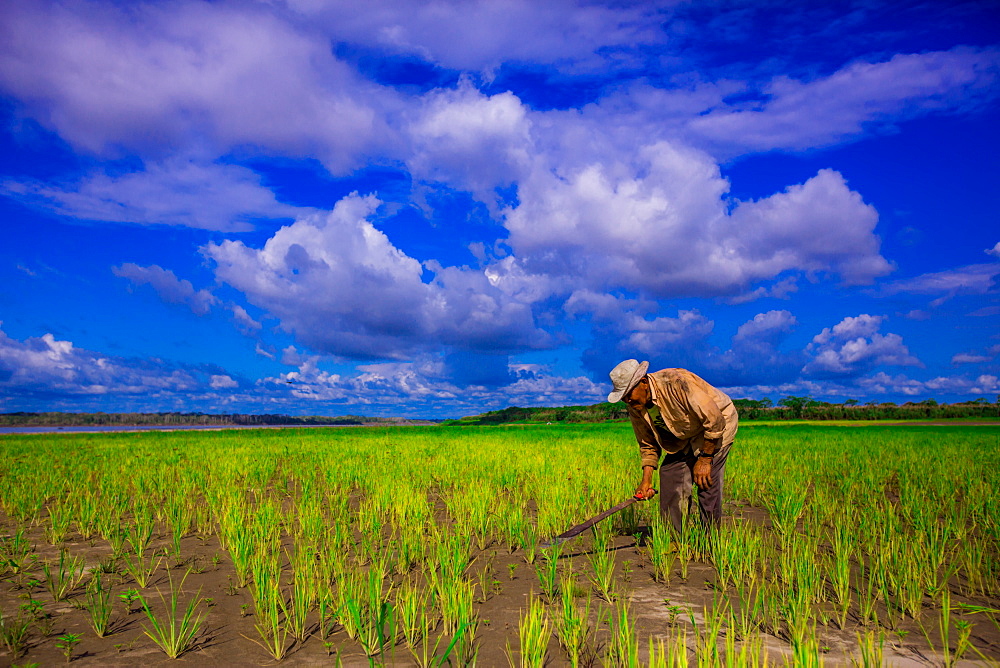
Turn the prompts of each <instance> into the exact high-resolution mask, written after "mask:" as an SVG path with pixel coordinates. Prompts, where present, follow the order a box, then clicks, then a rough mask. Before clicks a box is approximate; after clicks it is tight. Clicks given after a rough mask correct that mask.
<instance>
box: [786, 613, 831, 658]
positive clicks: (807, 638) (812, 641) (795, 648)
mask: <svg viewBox="0 0 1000 668" xmlns="http://www.w3.org/2000/svg"><path fill="white" fill-rule="evenodd" d="M820 655H821V652H820V647H819V641H818V640H817V639H816V621H815V620H813V621H812V622H811V623H810V624H809V626H808V627H807V628H806V632H805V633H804V634H803V635H802V637H801V638H799V639H798V641H797V642H795V643H793V644H792V656H791V660H790V661H789V659H788V658H787V657H786V659H785V661H786V664H787V665H791V666H803V667H805V668H812V667H813V666H821V665H823V661H822V659H821V657H820Z"/></svg>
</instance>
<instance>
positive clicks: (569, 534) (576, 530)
mask: <svg viewBox="0 0 1000 668" xmlns="http://www.w3.org/2000/svg"><path fill="white" fill-rule="evenodd" d="M655 495H656V490H655V489H654V490H653V496H655ZM649 498H653V497H652V496H651V497H649ZM645 500H646V499H643V498H642V497H641V496H639V493H638V492H636V493H635V496H632V497H630V498H628V499H625V500H624V501H622V502H621V503H619V504H617V505H615V506H612V507H610V508H608V509H607V510H605V511H604V512H603V513H600V514H597V515H594V516H593V517H591V518H590V519H589V520H587V521H586V522H581V523H580V524H577V525H576V526H575V527H573V528H572V529H570V530H568V531H564V532H563V533H561V534H559V535H558V536H556V537H555V538H553V539H552V540H550V541H549V542H547V543H545V544H544V545H541V546H540V547H541V548H542V549H545V548H548V547H552V546H553V545H558V544H559V543H562V542H563V541H567V540H569V539H570V538H575V537H576V536H579V535H580V534H582V533H583V532H584V531H586V530H587V529H589V528H590V527H592V526H594V525H595V524H597V523H598V522H600V521H601V520H603V519H604V518H606V517H611V516H612V515H614V514H615V513H617V512H618V511H619V510H625V509H626V508H628V507H629V506H631V505H632V504H633V503H635V502H636V501H645Z"/></svg>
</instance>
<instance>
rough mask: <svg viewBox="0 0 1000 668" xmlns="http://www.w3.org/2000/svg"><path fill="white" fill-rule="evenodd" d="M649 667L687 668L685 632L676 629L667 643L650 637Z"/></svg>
mask: <svg viewBox="0 0 1000 668" xmlns="http://www.w3.org/2000/svg"><path fill="white" fill-rule="evenodd" d="M647 665H648V666H649V668H687V667H688V651H687V638H686V637H685V634H684V631H683V630H682V629H674V631H673V632H672V633H671V636H670V638H669V639H668V640H666V641H664V639H663V638H657V639H655V640H654V638H653V636H649V663H648V664H647ZM699 665H701V664H699ZM741 665H747V664H741Z"/></svg>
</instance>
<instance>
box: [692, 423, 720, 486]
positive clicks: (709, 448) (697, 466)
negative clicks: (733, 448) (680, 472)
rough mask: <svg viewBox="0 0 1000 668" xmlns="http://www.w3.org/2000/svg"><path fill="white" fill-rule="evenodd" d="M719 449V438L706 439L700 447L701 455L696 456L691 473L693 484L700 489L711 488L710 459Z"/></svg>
mask: <svg viewBox="0 0 1000 668" xmlns="http://www.w3.org/2000/svg"><path fill="white" fill-rule="evenodd" d="M721 447H722V437H721V436H720V437H719V438H706V439H705V442H704V444H703V445H702V446H701V454H700V455H699V456H698V461H696V462H695V463H694V470H693V471H692V472H691V474H692V476H693V477H694V484H696V485H698V487H699V488H700V489H707V488H709V487H711V486H712V459H713V458H714V457H715V453H716V452H718V451H719V448H721Z"/></svg>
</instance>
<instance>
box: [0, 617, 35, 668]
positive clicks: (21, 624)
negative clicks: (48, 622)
mask: <svg viewBox="0 0 1000 668" xmlns="http://www.w3.org/2000/svg"><path fill="white" fill-rule="evenodd" d="M31 622H32V616H31V615H30V614H26V613H25V612H24V611H23V610H18V613H17V616H15V617H4V615H3V611H0V641H2V642H3V646H4V647H6V648H7V652H8V653H9V654H10V657H11V658H12V659H17V658H18V657H20V656H22V655H23V654H24V653H25V650H27V648H28V638H29V636H30V635H31V631H30V630H31Z"/></svg>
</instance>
